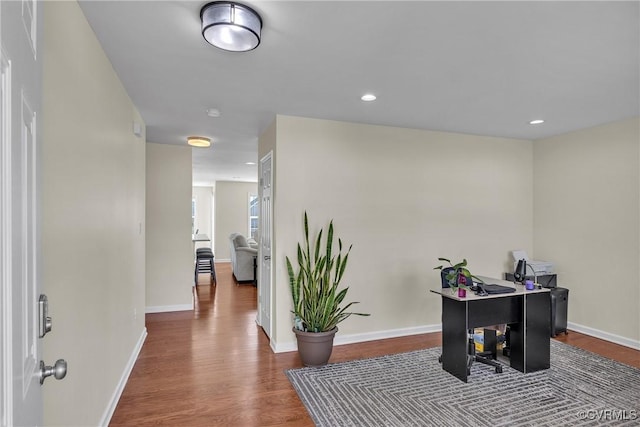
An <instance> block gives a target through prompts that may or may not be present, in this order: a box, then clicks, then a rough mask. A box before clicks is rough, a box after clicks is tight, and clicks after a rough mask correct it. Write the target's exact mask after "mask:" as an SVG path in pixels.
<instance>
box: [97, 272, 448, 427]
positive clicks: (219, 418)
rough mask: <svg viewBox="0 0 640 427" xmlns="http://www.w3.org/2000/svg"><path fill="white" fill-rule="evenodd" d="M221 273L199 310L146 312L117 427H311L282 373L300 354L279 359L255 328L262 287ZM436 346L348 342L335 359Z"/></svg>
mask: <svg viewBox="0 0 640 427" xmlns="http://www.w3.org/2000/svg"><path fill="white" fill-rule="evenodd" d="M216 275H217V278H218V284H217V286H212V287H210V286H206V285H204V286H203V285H199V286H198V287H197V294H196V309H195V311H194V312H191V311H181V312H172V313H156V314H147V315H146V325H147V330H148V336H147V339H146V341H145V343H144V346H143V348H142V351H141V352H140V356H139V358H138V360H137V362H136V364H135V367H134V369H133V371H132V373H131V376H130V377H129V381H128V383H127V385H126V387H125V390H124V392H123V393H122V397H121V398H120V402H119V404H118V406H117V408H116V411H115V413H114V415H113V417H112V420H111V423H110V424H109V425H110V426H111V427H117V426H146V425H167V426H181V427H187V426H188V427H191V426H242V427H248V426H276V425H278V426H282V425H290V426H313V422H312V421H311V418H310V417H309V416H308V415H307V411H306V409H305V408H304V406H303V405H302V403H301V402H300V400H299V399H298V396H297V394H296V393H295V391H294V390H293V388H292V387H291V385H290V384H289V381H288V380H287V378H286V376H285V374H284V370H285V369H289V368H296V367H301V366H302V364H301V363H300V360H299V358H298V354H297V353H296V352H289V353H280V354H274V353H273V352H272V351H271V348H270V347H269V340H268V338H267V337H266V335H265V334H264V333H263V332H262V329H261V328H260V327H258V326H257V325H256V322H255V319H256V297H257V289H256V288H255V287H254V286H252V285H250V284H241V285H237V284H236V283H235V282H234V280H233V277H232V275H231V265H230V264H229V263H219V264H216ZM200 283H207V277H205V276H204V275H201V277H200ZM435 345H440V335H439V334H432V335H418V336H414V337H406V338H397V339H391V340H384V341H372V342H369V343H362V344H353V345H342V346H337V347H335V349H334V352H333V355H332V357H331V362H338V361H344V360H351V359H356V358H363V357H375V356H378V355H383V354H388V353H393V352H402V351H410V350H415V349H419V348H426V347H430V346H435Z"/></svg>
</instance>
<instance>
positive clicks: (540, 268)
mask: <svg viewBox="0 0 640 427" xmlns="http://www.w3.org/2000/svg"><path fill="white" fill-rule="evenodd" d="M511 255H512V256H513V271H516V268H517V266H518V261H520V260H521V259H523V260H525V261H526V262H527V264H528V265H530V266H531V268H532V269H533V271H535V274H536V275H543V274H553V263H552V262H548V261H535V260H530V259H529V256H528V255H527V252H526V251H524V250H522V249H519V250H515V251H511Z"/></svg>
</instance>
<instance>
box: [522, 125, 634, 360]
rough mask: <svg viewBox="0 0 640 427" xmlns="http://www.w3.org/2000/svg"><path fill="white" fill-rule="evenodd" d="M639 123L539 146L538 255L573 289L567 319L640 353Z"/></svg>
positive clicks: (536, 145) (569, 136)
mask: <svg viewBox="0 0 640 427" xmlns="http://www.w3.org/2000/svg"><path fill="white" fill-rule="evenodd" d="M639 128H640V120H639V119H638V118H634V119H630V120H625V121H621V122H616V123H611V124H607V125H603V126H598V127H595V128H591V129H585V130H581V131H578V132H573V133H570V134H567V135H562V136H557V137H554V138H548V139H543V140H540V141H536V142H535V143H534V165H535V174H534V176H535V180H534V188H535V191H534V200H535V207H534V212H535V215H534V219H535V222H534V224H535V240H534V247H535V256H536V258H539V259H545V260H552V261H553V262H554V263H555V266H556V270H557V273H558V281H559V284H560V286H564V287H567V288H569V321H570V322H571V323H572V324H573V327H574V328H575V329H578V330H583V331H585V332H587V333H591V334H595V335H597V336H601V337H603V338H606V339H609V340H612V341H616V342H620V343H623V344H626V345H631V346H635V347H636V348H640V314H639V313H640V225H639V222H640V176H639V170H640V149H639V146H640V135H639Z"/></svg>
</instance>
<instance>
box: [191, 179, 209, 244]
mask: <svg viewBox="0 0 640 427" xmlns="http://www.w3.org/2000/svg"><path fill="white" fill-rule="evenodd" d="M192 197H193V198H194V199H195V201H196V221H195V227H194V230H193V231H194V232H195V231H196V230H199V232H198V233H199V234H206V235H207V236H209V238H210V239H213V187H193V189H192ZM205 246H206V247H211V242H197V243H196V245H195V247H196V248H199V247H205Z"/></svg>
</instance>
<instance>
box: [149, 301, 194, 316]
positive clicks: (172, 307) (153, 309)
mask: <svg viewBox="0 0 640 427" xmlns="http://www.w3.org/2000/svg"><path fill="white" fill-rule="evenodd" d="M189 310H193V303H191V304H179V305H159V306H155V307H146V308H145V310H144V312H145V313H147V314H148V313H165V312H167V311H189Z"/></svg>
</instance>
